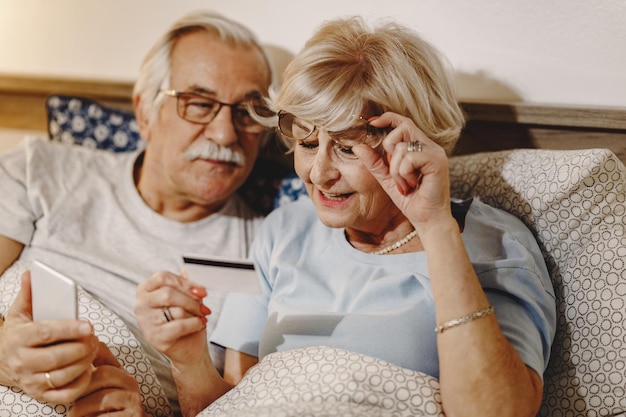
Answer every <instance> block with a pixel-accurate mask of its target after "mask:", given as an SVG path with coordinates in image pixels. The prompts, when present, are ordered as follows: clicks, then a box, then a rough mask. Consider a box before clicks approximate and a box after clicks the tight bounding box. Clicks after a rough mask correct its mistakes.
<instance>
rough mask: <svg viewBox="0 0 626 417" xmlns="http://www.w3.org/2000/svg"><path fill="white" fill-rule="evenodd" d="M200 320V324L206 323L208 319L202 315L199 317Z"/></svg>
mask: <svg viewBox="0 0 626 417" xmlns="http://www.w3.org/2000/svg"><path fill="white" fill-rule="evenodd" d="M200 321H201V322H202V324H207V322H208V321H209V319H207V318H206V317H204V316H202V317H200Z"/></svg>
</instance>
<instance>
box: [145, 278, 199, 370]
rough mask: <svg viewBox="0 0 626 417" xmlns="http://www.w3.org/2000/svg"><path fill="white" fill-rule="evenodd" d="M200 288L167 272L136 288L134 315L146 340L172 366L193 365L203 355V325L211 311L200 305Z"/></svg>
mask: <svg viewBox="0 0 626 417" xmlns="http://www.w3.org/2000/svg"><path fill="white" fill-rule="evenodd" d="M206 295H207V293H206V290H205V289H204V288H202V287H199V286H196V285H193V283H192V282H191V281H189V280H188V279H187V278H185V277H183V276H181V275H176V274H173V273H170V272H165V271H162V272H157V273H156V274H154V275H152V276H151V277H150V278H149V279H148V280H146V281H144V282H143V283H141V284H140V285H139V286H138V287H137V303H136V305H135V314H136V316H137V322H138V323H139V327H140V328H141V331H142V332H143V334H144V336H145V338H146V340H148V342H150V343H151V344H152V345H153V346H154V347H156V348H157V349H158V350H159V351H160V352H162V353H164V354H165V355H166V356H167V357H168V358H169V359H170V360H171V361H172V365H173V366H184V365H186V366H194V365H196V364H198V363H200V361H201V359H202V358H204V357H205V356H207V355H208V354H209V353H208V346H207V337H206V323H207V318H206V317H205V316H206V315H208V314H211V310H209V308H208V307H207V306H205V305H204V304H202V298H204V297H205V296H206Z"/></svg>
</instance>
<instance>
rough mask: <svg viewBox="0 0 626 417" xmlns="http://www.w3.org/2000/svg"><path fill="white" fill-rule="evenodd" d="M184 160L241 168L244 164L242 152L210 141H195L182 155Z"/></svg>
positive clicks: (244, 159) (244, 157)
mask: <svg viewBox="0 0 626 417" xmlns="http://www.w3.org/2000/svg"><path fill="white" fill-rule="evenodd" d="M184 157H185V159H188V160H190V161H193V160H195V159H212V160H215V161H222V162H228V163H232V164H236V165H239V166H242V165H243V164H244V163H245V162H246V156H245V155H244V154H243V152H241V151H239V150H235V149H233V148H231V147H230V146H222V145H219V144H217V143H215V142H211V141H210V140H196V141H195V142H193V143H192V144H191V145H190V146H189V148H187V151H185V154H184Z"/></svg>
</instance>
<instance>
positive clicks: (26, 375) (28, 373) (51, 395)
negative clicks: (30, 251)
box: [0, 272, 98, 404]
mask: <svg viewBox="0 0 626 417" xmlns="http://www.w3.org/2000/svg"><path fill="white" fill-rule="evenodd" d="M92 331H93V330H92V327H91V325H90V324H89V323H88V322H85V321H82V320H42V321H37V322H33V320H32V302H31V295H30V273H29V272H25V273H24V275H23V276H22V286H21V288H20V291H19V293H18V294H17V297H16V299H15V301H14V302H13V304H12V305H11V308H10V309H9V311H8V313H7V315H6V317H5V322H4V324H3V325H2V327H0V383H2V384H3V385H7V386H15V387H18V388H20V389H21V390H22V391H24V392H25V393H26V394H28V395H29V396H31V397H32V398H34V399H36V400H39V401H48V402H52V403H57V404H69V403H71V402H73V401H74V400H76V399H77V398H78V397H79V396H80V395H82V393H83V392H84V391H85V389H86V388H87V386H88V385H89V383H90V381H91V374H92V366H91V363H92V362H93V360H94V359H95V357H96V354H97V351H98V339H97V338H96V337H95V336H94V335H93V334H92Z"/></svg>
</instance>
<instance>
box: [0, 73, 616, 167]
mask: <svg viewBox="0 0 626 417" xmlns="http://www.w3.org/2000/svg"><path fill="white" fill-rule="evenodd" d="M132 88H133V85H132V83H131V82H107V81H94V80H77V79H64V78H40V77H25V76H9V75H0V129H3V128H4V129H23V130H40V131H46V130H47V126H46V113H45V99H46V97H47V96H48V95H49V94H52V93H62V94H75V95H80V96H85V97H89V98H92V99H96V100H99V101H101V102H103V103H105V104H108V105H113V106H119V107H124V108H131V107H132V103H131V94H132ZM461 105H462V106H463V109H464V111H465V112H466V114H467V119H468V122H467V125H466V127H465V129H464V131H463V133H462V135H461V139H460V140H459V144H458V146H457V151H456V153H457V154H467V153H475V152H481V151H494V150H501V149H512V148H543V149H584V148H608V149H611V150H612V151H613V152H614V153H615V154H616V155H617V156H618V157H619V158H620V159H621V160H622V161H623V162H625V163H626V108H611V107H582V106H579V107H576V106H571V105H568V106H559V105H543V104H528V103H494V102H484V103H483V102H469V101H463V102H461Z"/></svg>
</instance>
